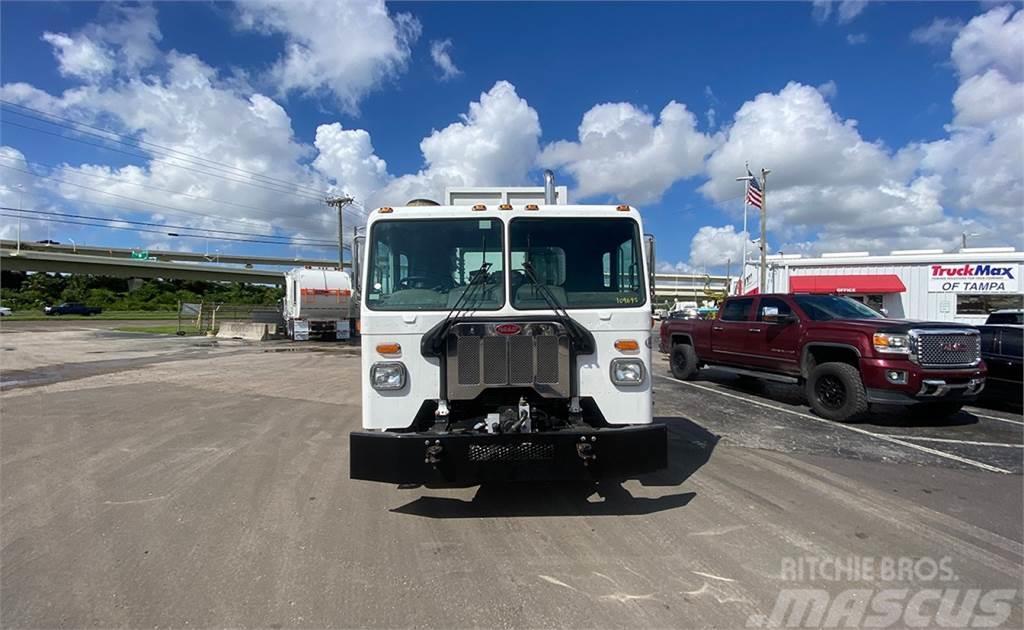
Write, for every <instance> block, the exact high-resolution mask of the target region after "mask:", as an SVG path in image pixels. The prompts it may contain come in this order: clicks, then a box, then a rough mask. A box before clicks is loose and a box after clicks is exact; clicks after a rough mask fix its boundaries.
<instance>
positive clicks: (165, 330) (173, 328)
mask: <svg viewBox="0 0 1024 630" xmlns="http://www.w3.org/2000/svg"><path fill="white" fill-rule="evenodd" d="M114 330H117V331H120V332H130V333H147V334H150V335H175V334H177V333H178V326H177V325H168V326H118V327H117V328H115V329H114ZM182 332H184V333H185V334H186V335H190V336H191V335H198V334H199V333H198V332H196V331H195V330H194V329H190V328H182Z"/></svg>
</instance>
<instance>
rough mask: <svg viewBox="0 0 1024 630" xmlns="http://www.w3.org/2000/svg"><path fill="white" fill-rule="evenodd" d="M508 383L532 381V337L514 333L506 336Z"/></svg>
mask: <svg viewBox="0 0 1024 630" xmlns="http://www.w3.org/2000/svg"><path fill="white" fill-rule="evenodd" d="M508 347H509V362H508V363H509V375H508V380H509V384H512V385H529V384H531V383H533V337H527V336H525V335H516V336H515V337H509V338H508Z"/></svg>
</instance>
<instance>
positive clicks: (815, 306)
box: [793, 295, 882, 322]
mask: <svg viewBox="0 0 1024 630" xmlns="http://www.w3.org/2000/svg"><path fill="white" fill-rule="evenodd" d="M793 299H794V300H796V303H797V304H799V305H800V308H801V309H803V311H804V313H807V316H808V317H810V318H811V319H812V320H814V321H816V322H823V321H828V320H830V319H881V318H882V316H881V315H880V314H879V313H878V312H876V311H875V310H873V309H872V308H870V307H868V306H864V305H863V304H861V303H860V302H858V301H857V300H854V299H852V298H848V297H844V296H839V295H795V296H793Z"/></svg>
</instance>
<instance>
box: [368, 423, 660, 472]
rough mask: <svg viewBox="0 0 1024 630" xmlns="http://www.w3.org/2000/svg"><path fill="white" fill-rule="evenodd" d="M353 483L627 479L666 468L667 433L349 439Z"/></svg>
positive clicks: (633, 429)
mask: <svg viewBox="0 0 1024 630" xmlns="http://www.w3.org/2000/svg"><path fill="white" fill-rule="evenodd" d="M349 462H350V469H349V476H350V477H351V478H352V479H364V480H367V481H383V482H385V483H396V484H411V483H415V484H434V483H436V484H449V483H450V484H454V483H483V482H485V481H555V480H559V481H560V480H580V479H597V478H625V477H629V476H633V475H638V474H642V473H648V472H654V471H657V470H661V469H663V468H665V467H666V466H667V465H668V432H667V430H666V428H665V426H664V425H660V424H645V425H639V426H628V427H619V428H602V429H589V430H585V431H552V432H545V433H509V434H503V435H487V434H478V433H474V434H450V433H448V434H446V433H383V432H382V433H368V432H353V433H351V434H350V435H349Z"/></svg>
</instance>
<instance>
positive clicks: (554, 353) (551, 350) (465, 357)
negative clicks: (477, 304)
mask: <svg viewBox="0 0 1024 630" xmlns="http://www.w3.org/2000/svg"><path fill="white" fill-rule="evenodd" d="M499 325H504V326H512V327H518V332H516V333H515V334H500V333H498V332H497V327H498V326H499ZM447 349H448V353H447V366H448V367H447V375H448V377H447V379H446V380H447V383H446V387H447V390H448V398H449V400H470V399H473V398H475V397H476V396H478V395H479V394H480V393H481V392H482V391H483V390H485V389H487V388H492V387H531V388H533V389H534V391H536V392H537V393H538V394H540V395H541V396H544V397H548V398H567V397H568V395H569V394H568V392H569V337H568V336H567V335H566V334H565V331H564V329H563V328H562V326H561V324H560V323H557V322H530V323H525V324H522V325H520V324H510V323H503V324H492V323H489V322H488V323H471V322H464V323H460V324H457V325H456V326H455V327H453V330H452V332H451V334H450V336H449V338H448V344H447Z"/></svg>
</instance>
